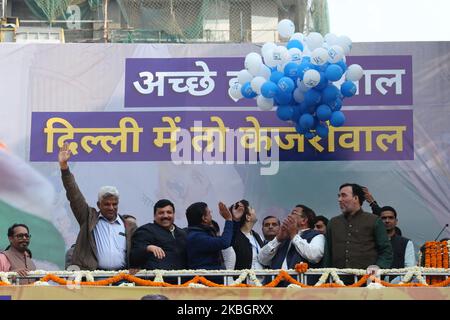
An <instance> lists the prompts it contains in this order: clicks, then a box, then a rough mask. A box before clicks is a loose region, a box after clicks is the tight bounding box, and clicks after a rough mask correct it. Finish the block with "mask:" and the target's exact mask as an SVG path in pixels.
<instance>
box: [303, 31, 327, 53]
mask: <svg viewBox="0 0 450 320" xmlns="http://www.w3.org/2000/svg"><path fill="white" fill-rule="evenodd" d="M305 42H306V44H307V46H308V48H309V50H311V51H313V50H314V49H316V48H320V47H321V46H322V44H323V37H322V35H321V34H320V33H318V32H311V33H310V34H308V35H307V36H306V39H305Z"/></svg>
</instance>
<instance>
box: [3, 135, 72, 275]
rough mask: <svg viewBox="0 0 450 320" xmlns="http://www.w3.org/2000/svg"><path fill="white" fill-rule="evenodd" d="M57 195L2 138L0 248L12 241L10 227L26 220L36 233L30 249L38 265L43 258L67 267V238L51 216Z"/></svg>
mask: <svg viewBox="0 0 450 320" xmlns="http://www.w3.org/2000/svg"><path fill="white" fill-rule="evenodd" d="M54 199H55V190H54V188H53V186H52V185H51V183H50V182H49V181H48V180H47V179H46V178H45V177H44V176H42V175H41V174H40V173H39V172H38V171H36V170H35V169H33V168H32V167H31V166H30V165H29V164H27V163H26V162H25V161H23V160H22V159H20V158H19V157H17V156H15V155H13V154H12V153H11V152H10V151H8V150H7V148H6V147H5V146H4V145H3V144H1V142H0V251H1V250H3V249H4V248H5V247H6V246H7V245H8V244H9V241H8V237H7V230H8V228H9V227H10V226H11V225H13V224H14V223H24V224H26V225H27V226H28V227H29V229H30V233H31V235H32V238H31V242H30V250H31V251H32V253H33V259H35V260H37V262H38V263H37V266H38V269H39V262H40V261H41V262H43V263H42V264H41V266H42V265H44V266H45V265H46V264H47V265H48V263H51V264H52V265H57V266H58V267H60V268H63V267H64V252H65V245H64V240H63V237H62V236H61V234H60V232H59V231H58V230H57V229H56V228H55V226H54V225H53V223H52V221H51V218H50V217H52V214H51V213H52V210H54V208H55V207H54V204H53V203H54Z"/></svg>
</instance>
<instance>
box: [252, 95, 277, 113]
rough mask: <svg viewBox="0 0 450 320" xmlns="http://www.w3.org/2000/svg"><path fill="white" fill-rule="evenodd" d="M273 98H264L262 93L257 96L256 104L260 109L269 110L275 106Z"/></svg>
mask: <svg viewBox="0 0 450 320" xmlns="http://www.w3.org/2000/svg"><path fill="white" fill-rule="evenodd" d="M273 103H274V101H273V98H264V97H263V96H262V95H259V96H258V97H257V98H256V105H257V106H258V107H259V109H261V110H263V111H269V110H272V108H273Z"/></svg>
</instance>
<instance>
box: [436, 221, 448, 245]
mask: <svg viewBox="0 0 450 320" xmlns="http://www.w3.org/2000/svg"><path fill="white" fill-rule="evenodd" d="M447 227H448V223H447V224H446V225H445V226H444V227H443V228H442V230H441V232H439V234H438V235H437V237H436V239H434V241H436V240H437V239H438V238H439V236H440V235H441V233H442V232H444V230H445V228H447Z"/></svg>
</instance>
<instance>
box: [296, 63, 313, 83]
mask: <svg viewBox="0 0 450 320" xmlns="http://www.w3.org/2000/svg"><path fill="white" fill-rule="evenodd" d="M304 59H305V58H303V60H304ZM303 60H302V63H300V64H299V66H298V76H299V77H300V78H302V79H303V75H304V74H305V72H306V71H308V70H309V69H311V68H312V64H311V63H309V62H307V61H303Z"/></svg>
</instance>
